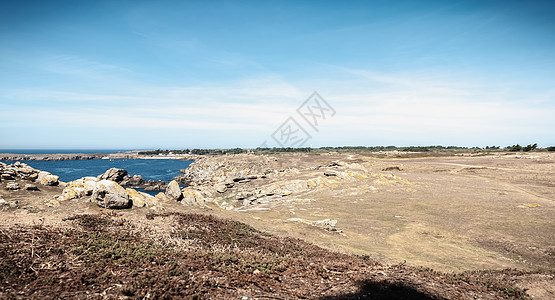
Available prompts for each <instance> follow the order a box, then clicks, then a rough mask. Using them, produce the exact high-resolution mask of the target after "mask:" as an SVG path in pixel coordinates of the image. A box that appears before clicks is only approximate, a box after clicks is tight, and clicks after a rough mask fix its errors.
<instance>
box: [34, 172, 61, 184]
mask: <svg viewBox="0 0 555 300" xmlns="http://www.w3.org/2000/svg"><path fill="white" fill-rule="evenodd" d="M58 179H60V177H59V176H56V175H52V174H50V173H48V172H45V171H41V172H39V175H38V177H37V182H38V183H40V184H42V185H46V186H54V185H58V184H59V181H58Z"/></svg>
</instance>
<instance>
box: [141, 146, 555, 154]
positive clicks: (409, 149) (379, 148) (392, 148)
mask: <svg viewBox="0 0 555 300" xmlns="http://www.w3.org/2000/svg"><path fill="white" fill-rule="evenodd" d="M536 149H537V150H547V151H555V146H552V147H547V148H545V149H541V148H538V144H529V145H527V146H524V147H523V146H520V145H519V144H516V145H512V146H507V147H504V148H501V146H486V147H483V148H481V147H459V146H441V145H433V146H407V147H397V146H341V147H320V148H311V147H299V148H293V147H281V148H279V147H278V148H276V147H273V148H269V147H264V148H260V147H259V148H255V149H243V148H231V149H182V150H161V149H158V150H152V151H141V152H139V154H140V155H171V154H195V155H226V154H241V153H258V154H272V153H309V152H312V153H325V152H380V151H401V152H440V151H486V152H495V151H509V152H519V151H523V152H529V151H532V150H536Z"/></svg>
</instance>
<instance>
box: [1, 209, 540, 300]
mask: <svg viewBox="0 0 555 300" xmlns="http://www.w3.org/2000/svg"><path fill="white" fill-rule="evenodd" d="M122 216H124V214H115V213H111V214H96V215H88V214H87V215H75V216H72V217H69V218H66V219H65V220H64V223H66V224H64V225H65V226H61V227H56V226H42V225H36V226H29V225H21V226H12V227H7V228H6V227H4V228H2V229H1V231H0V257H2V260H1V262H0V282H1V284H0V298H30V297H32V298H83V299H84V298H98V297H104V298H122V297H124V298H125V297H131V298H143V297H150V298H175V297H179V298H181V297H191V298H209V297H211V298H223V297H226V298H239V297H245V296H246V297H252V298H262V299H284V298H312V299H314V298H321V299H358V298H360V297H369V298H370V299H384V298H391V299H407V298H411V299H442V298H450V299H454V298H455V299H456V298H461V299H473V298H474V297H475V296H477V297H480V298H490V299H496V298H517V299H518V298H526V294H525V293H524V291H523V290H522V289H520V288H518V287H515V286H514V284H513V283H512V282H511V280H513V279H514V278H516V277H519V276H521V277H522V276H529V274H526V273H524V272H518V271H504V272H467V273H462V274H457V275H455V274H443V273H438V272H434V271H432V270H430V269H426V268H414V267H409V266H406V265H395V266H384V265H380V264H378V263H376V262H374V261H372V260H371V259H369V258H368V257H358V256H351V255H346V254H340V253H336V252H332V251H329V250H325V249H323V248H320V247H318V246H315V245H313V244H310V243H307V242H304V241H302V240H298V239H291V238H283V237H277V236H274V235H271V234H267V233H264V232H260V231H258V230H256V229H254V228H252V227H250V226H248V225H245V224H243V223H239V222H236V221H232V220H225V219H219V218H215V217H212V216H207V215H199V214H177V213H164V214H147V215H146V216H145V217H143V218H140V220H139V222H135V221H134V220H130V219H127V218H125V217H122ZM151 222H152V224H151ZM157 223H158V224H161V223H163V224H165V225H166V226H165V228H166V229H168V230H167V231H166V232H159V231H158V230H159V227H157V226H155V224H157ZM170 228H171V229H170ZM149 229H151V230H152V229H156V230H154V231H151V230H149ZM159 235H161V236H164V237H165V238H164V239H160V236H159Z"/></svg>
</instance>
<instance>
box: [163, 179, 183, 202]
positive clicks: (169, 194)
mask: <svg viewBox="0 0 555 300" xmlns="http://www.w3.org/2000/svg"><path fill="white" fill-rule="evenodd" d="M166 199H168V200H174V201H181V199H183V194H182V193H181V189H180V188H179V184H178V183H177V181H175V180H172V181H171V182H170V183H169V184H168V186H167V187H166Z"/></svg>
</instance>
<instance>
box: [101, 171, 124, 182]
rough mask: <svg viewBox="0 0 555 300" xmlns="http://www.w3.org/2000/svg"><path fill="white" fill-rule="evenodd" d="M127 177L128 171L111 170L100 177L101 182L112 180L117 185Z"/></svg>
mask: <svg viewBox="0 0 555 300" xmlns="http://www.w3.org/2000/svg"><path fill="white" fill-rule="evenodd" d="M126 176H127V170H124V169H118V168H111V169H109V170H107V171H106V172H104V174H101V175H98V179H99V180H111V181H115V182H117V183H121V182H122V181H123V178H125V177H126Z"/></svg>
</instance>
